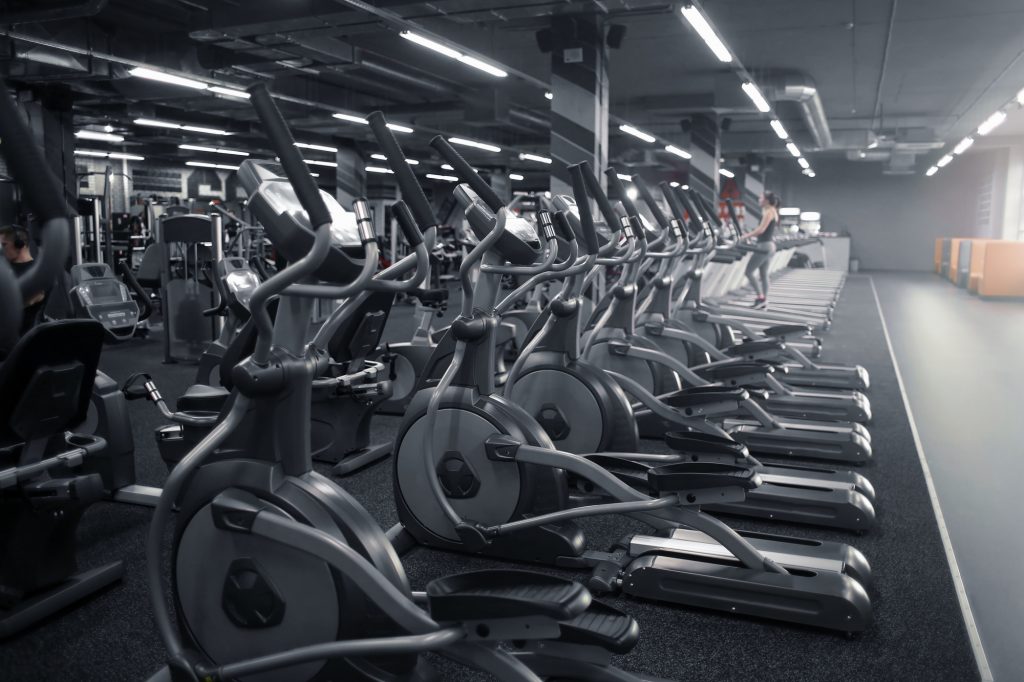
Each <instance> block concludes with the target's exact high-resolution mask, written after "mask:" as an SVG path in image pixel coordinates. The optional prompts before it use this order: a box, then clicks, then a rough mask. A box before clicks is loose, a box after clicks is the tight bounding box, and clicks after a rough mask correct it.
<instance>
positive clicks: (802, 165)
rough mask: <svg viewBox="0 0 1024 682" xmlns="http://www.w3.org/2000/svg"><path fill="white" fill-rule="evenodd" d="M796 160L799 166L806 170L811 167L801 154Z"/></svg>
mask: <svg viewBox="0 0 1024 682" xmlns="http://www.w3.org/2000/svg"><path fill="white" fill-rule="evenodd" d="M796 162H797V163H799V164H800V167H801V168H803V169H804V170H807V169H808V168H810V167H811V164H810V162H809V161H808V160H807V159H805V158H804V157H802V156H801V157H800V158H799V159H797V160H796Z"/></svg>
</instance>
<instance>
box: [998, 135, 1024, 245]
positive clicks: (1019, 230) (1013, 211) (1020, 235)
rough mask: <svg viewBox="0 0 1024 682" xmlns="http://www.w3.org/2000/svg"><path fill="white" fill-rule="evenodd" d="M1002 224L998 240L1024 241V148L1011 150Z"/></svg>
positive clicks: (1019, 147) (1018, 147) (1012, 148)
mask: <svg viewBox="0 0 1024 682" xmlns="http://www.w3.org/2000/svg"><path fill="white" fill-rule="evenodd" d="M1002 223H1003V224H1002V230H1001V231H1000V230H998V229H997V230H996V231H995V235H994V236H995V238H996V239H1013V240H1019V239H1024V146H1019V145H1018V146H1014V147H1010V148H1009V158H1008V159H1007V167H1006V190H1005V192H1003V221H1002Z"/></svg>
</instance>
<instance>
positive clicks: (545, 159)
mask: <svg viewBox="0 0 1024 682" xmlns="http://www.w3.org/2000/svg"><path fill="white" fill-rule="evenodd" d="M519 160H520V161H536V162H537V163H551V159H549V158H548V157H546V156H540V155H538V154H527V153H523V154H520V155H519Z"/></svg>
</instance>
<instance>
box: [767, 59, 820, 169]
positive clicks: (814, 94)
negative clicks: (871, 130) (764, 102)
mask: <svg viewBox="0 0 1024 682" xmlns="http://www.w3.org/2000/svg"><path fill="white" fill-rule="evenodd" d="M761 85H762V88H763V89H764V90H766V91H767V93H766V95H767V97H768V98H769V99H772V100H775V101H776V102H795V103H796V104H797V105H798V106H799V107H800V114H801V116H803V119H804V124H805V125H806V126H807V130H808V131H809V132H810V133H811V137H812V138H813V139H814V146H815V147H816V148H817V149H819V150H823V149H830V148H831V147H832V130H831V129H830V128H829V125H828V118H826V117H825V106H824V105H823V104H822V102H821V95H820V94H819V93H818V87H817V86H816V85H815V84H814V81H813V80H812V79H811V77H810V76H808V75H807V74H803V73H792V74H786V75H780V76H774V77H772V76H769V77H767V78H765V79H763V80H762V83H761Z"/></svg>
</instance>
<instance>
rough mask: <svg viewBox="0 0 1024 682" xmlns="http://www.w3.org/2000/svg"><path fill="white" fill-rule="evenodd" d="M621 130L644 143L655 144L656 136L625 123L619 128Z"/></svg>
mask: <svg viewBox="0 0 1024 682" xmlns="http://www.w3.org/2000/svg"><path fill="white" fill-rule="evenodd" d="M619 130H621V131H622V132H624V133H627V134H629V135H632V136H633V137H639V138H640V139H641V140H643V141H644V142H655V141H656V139H655V137H654V135H649V134H648V133H645V132H644V131H642V130H637V129H636V128H634V127H633V126H631V125H627V124H625V123H623V124H622V125H620V126H619Z"/></svg>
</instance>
